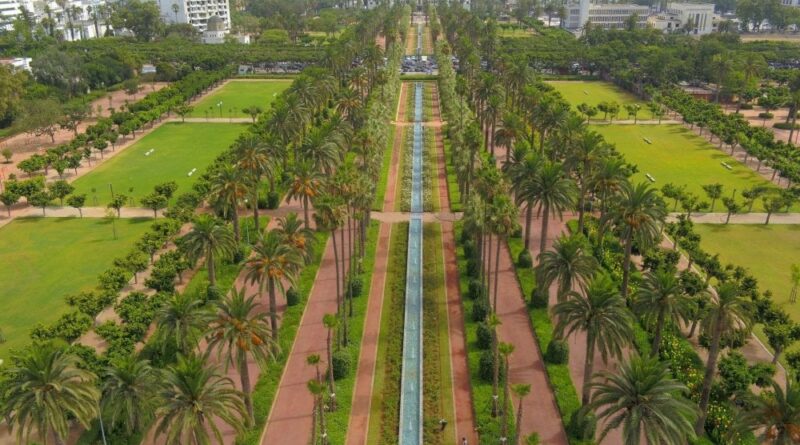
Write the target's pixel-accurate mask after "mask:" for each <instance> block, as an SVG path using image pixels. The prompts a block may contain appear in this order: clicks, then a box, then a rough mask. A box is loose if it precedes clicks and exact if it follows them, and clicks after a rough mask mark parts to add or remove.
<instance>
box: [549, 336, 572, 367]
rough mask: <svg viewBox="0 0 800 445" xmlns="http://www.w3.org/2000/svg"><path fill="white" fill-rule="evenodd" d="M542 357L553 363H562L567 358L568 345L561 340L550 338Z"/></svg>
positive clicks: (565, 361)
mask: <svg viewBox="0 0 800 445" xmlns="http://www.w3.org/2000/svg"><path fill="white" fill-rule="evenodd" d="M544 359H545V360H546V361H547V362H548V363H552V364H554V365H563V364H565V363H567V361H568V360H569V345H568V344H567V342H565V341H563V340H551V341H550V344H548V345H547V352H546V353H545V355H544Z"/></svg>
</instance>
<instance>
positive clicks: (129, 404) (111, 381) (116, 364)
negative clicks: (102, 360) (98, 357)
mask: <svg viewBox="0 0 800 445" xmlns="http://www.w3.org/2000/svg"><path fill="white" fill-rule="evenodd" d="M161 377H162V375H161V371H160V370H158V369H157V368H153V367H152V366H151V365H150V362H149V361H148V360H139V359H137V358H135V357H134V356H130V357H127V358H125V359H123V360H118V361H112V363H111V365H110V366H109V367H108V368H106V371H105V375H104V376H103V388H102V391H103V396H102V399H101V401H100V414H101V415H102V416H104V417H105V418H108V419H109V420H110V422H111V426H112V428H120V429H122V430H123V431H125V433H126V434H128V435H131V434H133V433H136V432H144V431H145V430H146V429H147V427H148V426H149V425H150V422H151V421H152V420H153V413H154V412H155V410H156V407H157V406H158V398H157V397H156V396H157V392H156V391H157V389H158V385H159V384H160V383H161Z"/></svg>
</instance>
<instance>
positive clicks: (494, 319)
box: [486, 312, 503, 417]
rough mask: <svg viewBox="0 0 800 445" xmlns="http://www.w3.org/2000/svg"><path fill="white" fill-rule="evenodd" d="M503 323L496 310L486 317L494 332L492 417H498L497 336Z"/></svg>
mask: <svg viewBox="0 0 800 445" xmlns="http://www.w3.org/2000/svg"><path fill="white" fill-rule="evenodd" d="M501 324H503V323H502V322H501V321H500V317H498V316H497V314H495V313H494V312H492V313H490V314H489V316H488V317H486V326H488V327H489V330H491V332H492V355H493V356H494V359H493V360H492V363H493V366H492V417H497V412H498V406H499V403H498V398H499V396H498V394H497V393H498V392H499V388H500V341H499V340H498V337H497V328H498V326H500V325H501Z"/></svg>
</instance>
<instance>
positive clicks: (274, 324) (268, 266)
mask: <svg viewBox="0 0 800 445" xmlns="http://www.w3.org/2000/svg"><path fill="white" fill-rule="evenodd" d="M302 267H303V257H302V256H301V253H300V252H299V251H298V250H297V248H295V247H294V246H293V245H291V244H289V243H287V242H286V241H285V240H284V238H283V236H281V234H280V232H278V231H276V230H272V231H270V232H268V233H266V234H264V235H261V237H260V238H259V239H258V242H257V243H256V245H255V246H253V254H252V256H251V257H250V258H249V259H248V260H247V263H246V264H245V270H246V274H247V275H246V277H247V280H248V281H249V282H250V283H258V293H259V296H261V295H262V294H263V292H264V288H265V287H266V289H267V292H268V293H269V318H270V329H271V331H272V339H273V340H274V341H275V342H277V341H278V299H277V295H276V293H275V291H276V289H277V290H280V292H281V293H283V292H284V281H286V282H288V283H289V285H294V281H295V277H296V275H297V272H298V271H299V270H300V268H302Z"/></svg>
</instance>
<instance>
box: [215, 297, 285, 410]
mask: <svg viewBox="0 0 800 445" xmlns="http://www.w3.org/2000/svg"><path fill="white" fill-rule="evenodd" d="M255 298H256V296H255V295H252V296H250V297H247V296H245V291H244V289H243V288H242V289H239V290H236V289H234V290H233V292H231V294H230V296H229V297H226V298H225V299H223V300H221V301H219V302H217V314H216V316H215V317H214V319H213V320H212V321H211V326H210V327H209V329H208V333H207V335H208V350H209V353H210V352H211V351H215V350H216V351H217V358H218V359H219V358H223V357H224V360H225V368H226V370H227V368H228V366H231V365H233V366H234V367H235V368H236V369H237V370H239V377H240V379H241V383H242V394H243V395H244V406H245V409H246V410H247V414H248V421H247V424H250V423H251V422H252V421H253V419H254V417H253V401H252V397H251V394H250V393H251V383H250V369H249V367H248V366H249V365H248V359H249V358H250V357H253V358H254V359H255V360H256V362H257V363H258V364H259V365H260V366H261V367H262V368H263V366H264V365H265V364H266V362H267V361H268V360H269V359H271V358H273V352H272V351H273V350H274V349H275V347H276V346H277V345H276V344H274V342H273V340H272V339H271V338H270V331H269V325H268V324H267V314H266V313H264V312H259V310H258V307H259V304H258V303H257V302H256V301H255Z"/></svg>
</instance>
